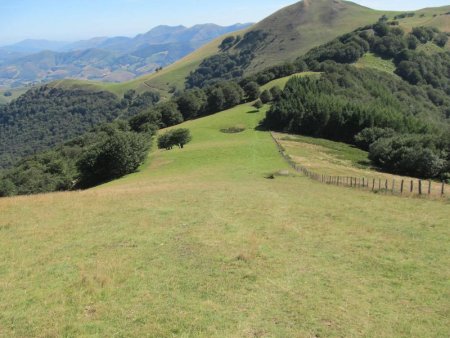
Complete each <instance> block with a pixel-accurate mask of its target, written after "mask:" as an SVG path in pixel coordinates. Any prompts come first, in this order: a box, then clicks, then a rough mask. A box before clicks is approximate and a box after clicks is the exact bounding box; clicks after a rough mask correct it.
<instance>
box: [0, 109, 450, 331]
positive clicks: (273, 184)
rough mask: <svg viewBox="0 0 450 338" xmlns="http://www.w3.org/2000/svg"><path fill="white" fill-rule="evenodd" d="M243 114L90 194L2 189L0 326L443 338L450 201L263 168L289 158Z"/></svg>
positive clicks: (216, 120)
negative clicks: (17, 193) (20, 193)
mask: <svg viewBox="0 0 450 338" xmlns="http://www.w3.org/2000/svg"><path fill="white" fill-rule="evenodd" d="M252 111H253V108H252V107H251V106H249V105H243V106H239V107H236V108H234V109H232V110H229V111H226V112H222V113H220V114H216V115H213V116H209V117H206V118H203V119H199V120H196V121H190V122H186V123H184V124H183V127H187V128H190V130H191V131H192V134H193V142H192V143H191V144H189V145H188V146H187V147H186V148H185V149H184V150H178V149H175V150H173V151H169V152H167V151H154V152H153V153H152V154H151V155H150V157H149V160H148V162H147V163H146V164H145V165H144V166H143V167H142V168H141V171H140V172H139V173H136V174H133V175H130V176H128V177H126V178H124V179H121V180H118V181H115V182H111V183H109V184H107V185H104V186H101V187H98V188H96V189H92V190H89V191H85V192H70V193H58V194H48V195H41V196H33V197H16V198H9V199H2V200H0V233H1V235H0V247H1V248H2V259H1V260H0V286H1V287H0V299H2V301H1V302H0V332H1V334H2V335H4V336H12V335H15V336H37V335H39V336H62V335H66V336H87V335H98V336H113V335H116V336H142V335H149V336H154V337H161V336H165V337H167V336H183V337H248V336H251V337H252V336H258V337H260V336H270V337H293V336H299V337H306V336H321V337H333V336H336V337H338V336H346V337H349V336H378V337H380V336H381V337H387V336H390V337H393V336H395V337H433V336H434V337H437V336H445V335H446V334H447V333H448V325H449V321H448V318H449V313H448V297H447V296H448V292H449V284H448V280H449V278H450V273H449V266H450V261H449V257H450V256H449V247H450V245H449V244H450V243H449V235H450V234H449V227H448V224H447V223H448V215H449V211H450V207H449V205H448V204H444V203H441V202H433V201H426V200H420V199H409V198H397V197H391V196H387V197H386V196H379V195H375V194H370V193H365V192H361V191H353V190H350V189H340V188H337V187H334V186H326V185H321V184H319V183H316V182H314V181H311V180H308V179H306V178H304V177H300V176H287V177H279V178H276V179H275V180H268V179H265V176H266V175H267V174H268V173H271V172H275V171H278V170H281V169H286V168H287V165H286V164H285V163H284V162H283V161H282V159H281V157H280V156H279V154H278V152H277V150H276V147H275V145H274V144H273V142H272V140H271V138H270V136H269V134H268V133H267V132H262V131H256V130H254V129H253V128H254V127H255V126H256V125H257V123H258V121H259V120H260V119H261V118H262V117H263V114H264V110H262V111H260V112H257V113H255V112H252ZM236 123H240V124H242V125H245V126H247V128H248V129H247V130H246V131H244V132H242V133H239V134H224V133H221V132H220V131H219V130H220V129H223V128H227V127H230V126H233V125H235V124H236Z"/></svg>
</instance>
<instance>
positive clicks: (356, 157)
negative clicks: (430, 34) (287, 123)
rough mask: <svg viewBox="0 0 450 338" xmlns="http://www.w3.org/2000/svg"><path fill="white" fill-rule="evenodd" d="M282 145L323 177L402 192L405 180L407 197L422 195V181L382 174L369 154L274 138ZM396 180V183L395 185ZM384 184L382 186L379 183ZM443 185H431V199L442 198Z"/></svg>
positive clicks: (297, 139) (449, 190) (342, 145)
mask: <svg viewBox="0 0 450 338" xmlns="http://www.w3.org/2000/svg"><path fill="white" fill-rule="evenodd" d="M274 135H275V137H276V138H277V139H278V141H279V142H280V144H281V145H282V146H283V148H284V149H285V150H286V152H287V153H288V154H289V156H290V157H291V159H292V160H293V161H294V162H295V163H297V164H299V165H301V166H303V167H305V168H307V169H308V170H310V171H313V172H316V173H318V174H320V175H322V174H323V175H327V176H341V177H348V176H350V177H355V178H360V179H362V178H365V179H368V180H369V182H370V184H373V180H374V179H375V183H376V187H378V186H379V185H380V184H382V186H383V187H384V184H385V181H386V180H388V188H389V189H391V188H392V185H393V184H394V188H395V189H396V190H397V191H398V190H399V189H400V182H401V181H402V180H404V182H405V186H404V187H405V188H404V194H405V195H411V193H412V195H414V194H418V193H419V180H418V179H417V178H412V177H406V176H399V175H392V174H388V173H384V172H381V171H379V170H377V168H374V167H372V166H371V163H370V160H369V158H368V153H367V152H365V151H363V150H361V149H358V148H356V147H353V146H351V145H348V144H345V143H340V142H333V141H329V140H324V139H320V138H313V137H307V136H299V135H287V134H280V133H277V134H274ZM394 180H395V183H393V181H394ZM380 181H381V182H380ZM411 181H412V182H413V190H412V192H411V191H410V183H411ZM446 189H447V198H448V197H450V196H449V195H450V186H449V185H446ZM441 190H442V185H441V182H432V183H431V196H430V197H432V198H436V197H441ZM423 192H424V193H425V194H427V193H428V182H425V181H424V182H423Z"/></svg>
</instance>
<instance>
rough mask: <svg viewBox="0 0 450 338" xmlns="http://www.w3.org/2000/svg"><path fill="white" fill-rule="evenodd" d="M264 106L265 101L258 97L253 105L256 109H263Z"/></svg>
mask: <svg viewBox="0 0 450 338" xmlns="http://www.w3.org/2000/svg"><path fill="white" fill-rule="evenodd" d="M262 106H263V103H262V102H261V100H260V99H258V100H257V101H256V102H255V103H254V104H253V107H255V108H256V109H261V108H262Z"/></svg>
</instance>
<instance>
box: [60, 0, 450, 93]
mask: <svg viewBox="0 0 450 338" xmlns="http://www.w3.org/2000/svg"><path fill="white" fill-rule="evenodd" d="M449 11H450V6H446V7H440V8H429V9H424V10H420V11H417V12H414V13H415V14H414V16H410V17H405V18H402V19H398V21H399V24H400V26H401V27H403V28H406V29H411V28H412V27H416V26H420V25H426V26H432V27H437V28H439V29H440V30H442V31H446V32H450V15H445V14H446V13H448V12H449ZM401 14H402V12H392V11H377V10H373V9H370V8H367V7H363V6H360V5H357V4H355V3H352V2H349V1H341V0H305V1H301V2H298V3H296V4H294V5H291V6H288V7H286V8H283V9H282V10H280V11H278V12H276V13H274V14H273V15H271V16H269V17H268V18H266V19H264V20H262V21H261V22H259V23H257V24H256V25H254V26H252V27H250V28H247V29H246V30H243V31H240V32H236V33H234V34H233V35H235V36H238V35H241V36H243V35H245V33H248V32H256V31H263V32H266V33H267V34H268V36H267V38H266V39H265V42H264V44H263V46H262V47H261V48H260V49H258V50H256V51H255V57H254V58H253V60H252V62H251V64H250V65H249V66H248V68H247V69H246V70H245V72H246V74H251V73H253V72H256V71H259V70H262V69H264V68H266V67H269V66H273V65H277V64H280V63H283V62H286V61H292V60H294V59H295V58H297V57H299V56H301V55H303V54H304V53H306V52H307V51H308V50H310V49H311V48H313V47H316V46H319V45H321V44H323V43H325V42H328V41H330V40H332V39H334V38H336V37H338V36H339V35H342V34H345V33H348V32H350V31H352V30H354V29H356V28H358V27H361V26H364V25H368V24H372V23H374V22H376V21H377V20H378V19H379V18H380V17H381V16H383V15H386V16H387V17H388V18H389V19H390V20H394V17H395V16H397V15H401ZM225 37H226V36H224V37H221V38H218V39H216V40H215V41H213V42H211V43H209V44H207V45H206V46H204V47H202V48H200V49H199V50H197V51H195V52H194V53H192V54H190V55H188V56H187V57H185V58H184V59H182V60H180V61H178V62H176V63H174V64H173V65H171V66H168V67H167V68H165V69H164V70H163V71H161V72H159V73H154V74H149V75H145V76H142V77H139V78H137V79H135V80H133V81H130V82H123V83H120V84H103V83H95V82H89V81H73V80H63V81H59V82H55V83H54V84H53V85H54V86H57V87H65V88H73V87H76V88H79V87H84V88H89V89H97V90H109V91H111V92H113V93H115V94H117V95H119V96H121V95H123V93H124V92H125V91H126V90H128V89H135V90H137V91H138V92H143V91H146V90H149V89H156V90H158V91H160V93H161V94H162V95H163V96H169V95H170V93H169V92H170V91H172V90H173V89H174V88H177V89H182V88H183V87H184V82H185V79H186V77H187V76H188V75H189V73H190V72H192V71H194V70H195V69H196V68H197V67H198V66H199V65H200V63H201V62H202V61H203V60H204V59H205V58H208V57H211V56H213V55H215V54H217V53H218V52H219V45H220V44H221V42H222V41H223V39H224V38H225Z"/></svg>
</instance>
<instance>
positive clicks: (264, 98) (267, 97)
mask: <svg viewBox="0 0 450 338" xmlns="http://www.w3.org/2000/svg"><path fill="white" fill-rule="evenodd" d="M259 98H260V100H261V102H262V103H269V102H271V101H272V99H273V98H272V94H271V93H270V91H268V90H267V89H266V90H264V91H263V92H262V93H261V95H260V96H259Z"/></svg>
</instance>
